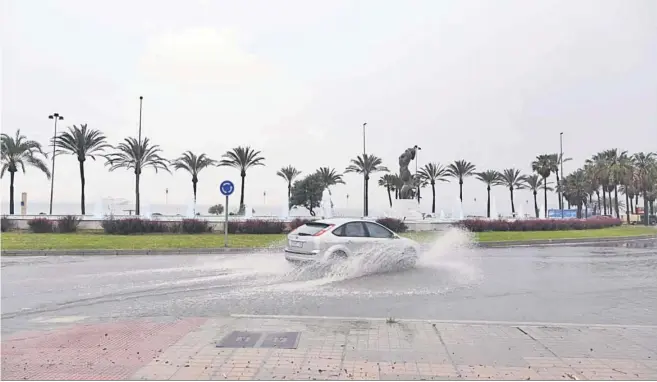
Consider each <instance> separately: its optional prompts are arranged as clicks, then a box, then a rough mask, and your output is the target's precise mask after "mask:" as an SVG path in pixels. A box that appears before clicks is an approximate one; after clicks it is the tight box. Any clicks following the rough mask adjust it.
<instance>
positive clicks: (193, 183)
mask: <svg viewBox="0 0 657 382" xmlns="http://www.w3.org/2000/svg"><path fill="white" fill-rule="evenodd" d="M196 183H198V180H197V181H196V182H194V181H193V180H192V189H193V190H194V216H196Z"/></svg>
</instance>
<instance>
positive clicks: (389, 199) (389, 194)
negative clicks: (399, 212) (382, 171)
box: [386, 187, 392, 208]
mask: <svg viewBox="0 0 657 382" xmlns="http://www.w3.org/2000/svg"><path fill="white" fill-rule="evenodd" d="M386 190H388V203H390V208H392V194H391V193H390V187H386Z"/></svg>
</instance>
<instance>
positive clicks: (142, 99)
mask: <svg viewBox="0 0 657 382" xmlns="http://www.w3.org/2000/svg"><path fill="white" fill-rule="evenodd" d="M143 102H144V97H142V96H139V145H140V146H141V107H142V103H143Z"/></svg>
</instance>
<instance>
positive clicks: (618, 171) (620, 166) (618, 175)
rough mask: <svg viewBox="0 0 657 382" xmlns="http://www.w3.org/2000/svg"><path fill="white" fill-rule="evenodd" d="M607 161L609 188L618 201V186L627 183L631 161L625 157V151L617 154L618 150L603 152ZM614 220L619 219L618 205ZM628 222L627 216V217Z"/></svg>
mask: <svg viewBox="0 0 657 382" xmlns="http://www.w3.org/2000/svg"><path fill="white" fill-rule="evenodd" d="M604 154H605V157H606V159H607V168H608V170H609V179H610V181H611V183H610V186H612V187H613V188H612V189H613V190H614V199H616V200H617V201H618V186H620V185H622V184H624V182H627V181H629V180H628V179H629V178H628V172H629V171H631V161H630V158H629V157H628V156H627V151H622V152H619V150H618V149H611V150H606V151H605V152H604ZM615 212H616V218H617V219H620V210H619V208H618V203H616V206H615ZM627 219H628V221H629V215H628V217H627Z"/></svg>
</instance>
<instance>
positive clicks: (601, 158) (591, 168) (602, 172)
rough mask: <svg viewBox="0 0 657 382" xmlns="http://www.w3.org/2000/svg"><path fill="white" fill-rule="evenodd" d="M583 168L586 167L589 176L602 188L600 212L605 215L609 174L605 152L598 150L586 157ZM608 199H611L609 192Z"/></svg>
mask: <svg viewBox="0 0 657 382" xmlns="http://www.w3.org/2000/svg"><path fill="white" fill-rule="evenodd" d="M585 169H588V172H589V173H590V176H589V177H590V178H594V179H595V183H596V184H597V185H598V186H599V187H600V188H601V189H602V213H603V214H604V215H607V205H608V204H607V192H608V191H609V184H610V176H609V167H608V163H607V158H606V156H605V153H604V152H599V153H597V154H595V155H593V156H592V157H591V159H587V160H586V162H585ZM598 199H599V197H598ZM609 200H610V201H611V194H609ZM598 204H600V203H598ZM610 213H611V211H610Z"/></svg>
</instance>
